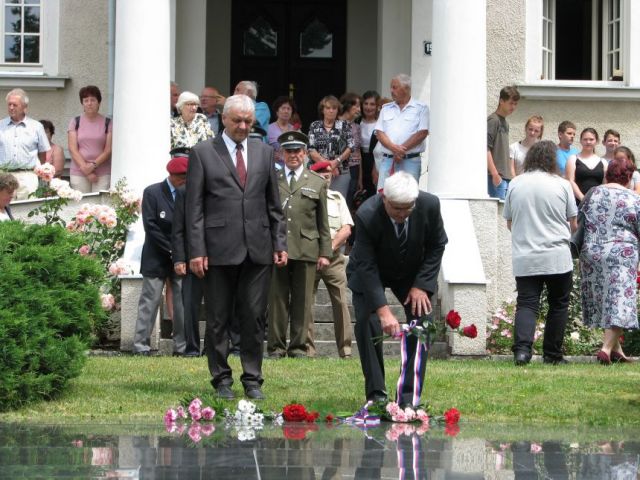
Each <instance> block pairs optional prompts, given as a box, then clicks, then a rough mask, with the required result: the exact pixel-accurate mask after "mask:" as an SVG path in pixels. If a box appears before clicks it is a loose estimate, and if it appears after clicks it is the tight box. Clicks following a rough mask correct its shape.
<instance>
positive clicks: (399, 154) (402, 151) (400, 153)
mask: <svg viewBox="0 0 640 480" xmlns="http://www.w3.org/2000/svg"><path fill="white" fill-rule="evenodd" d="M390 150H391V153H393V157H394V160H395V159H396V158H399V159H402V158H403V157H404V156H405V155H406V154H407V148H406V147H405V146H404V145H397V144H395V143H394V144H393V145H392V146H391V147H390ZM396 161H398V160H396Z"/></svg>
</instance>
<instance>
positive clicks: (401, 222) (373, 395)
mask: <svg viewBox="0 0 640 480" xmlns="http://www.w3.org/2000/svg"><path fill="white" fill-rule="evenodd" d="M356 231H357V232H358V237H357V239H356V242H355V245H354V247H353V250H352V251H351V255H350V259H349V265H348V267H347V276H348V282H349V288H350V289H351V291H352V292H353V307H354V310H355V315H356V325H355V334H356V340H357V342H358V351H359V352H360V362H361V363H362V371H363V373H364V378H365V391H366V395H367V400H372V401H376V402H377V401H386V399H387V392H386V387H385V379H384V359H383V356H382V342H381V341H379V340H377V339H376V337H380V338H381V337H382V335H383V332H384V333H386V334H387V335H397V334H399V333H400V332H401V328H400V324H399V322H398V319H397V318H396V317H395V315H394V314H393V312H392V311H391V309H390V308H389V305H388V303H387V299H386V297H385V292H384V290H385V288H390V289H391V291H392V292H393V294H394V295H395V296H396V297H397V298H398V300H399V301H400V302H401V303H402V304H403V305H404V309H405V315H406V317H407V323H409V322H410V321H412V320H415V321H416V322H417V323H418V324H422V322H423V321H424V319H425V316H426V315H428V314H430V313H431V298H432V297H433V294H434V293H435V292H436V290H437V280H438V272H439V270H440V263H441V261H442V255H443V253H444V247H445V245H446V243H447V235H446V233H445V231H444V226H443V222H442V217H441V215H440V202H439V200H438V198H437V197H435V196H434V195H431V194H429V193H426V192H421V191H420V190H419V189H418V183H417V182H416V180H415V179H414V178H413V177H412V176H411V175H410V174H408V173H406V172H397V173H395V174H394V175H392V176H391V177H388V178H387V180H386V181H385V183H384V191H383V193H381V194H380V195H376V196H374V197H371V198H370V199H368V200H367V201H366V202H365V203H363V204H362V206H361V207H360V208H359V209H358V211H357V212H356ZM406 340H407V358H406V362H405V361H403V364H402V370H403V371H402V372H401V381H400V382H398V383H399V386H398V391H397V392H396V401H397V402H398V403H399V404H400V405H403V406H410V405H413V406H416V405H418V404H419V403H420V393H421V392H420V390H421V387H422V381H423V379H424V372H425V365H426V349H425V346H424V345H419V344H418V341H417V338H416V337H414V336H408V337H407V339H406ZM416 355H420V356H421V357H422V358H418V359H417V361H414V360H416ZM414 367H415V369H414V371H409V370H408V369H410V368H412V369H413V368H414ZM416 376H417V377H418V384H417V385H414V383H415V382H414V380H415V377H416Z"/></svg>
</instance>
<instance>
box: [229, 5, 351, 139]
mask: <svg viewBox="0 0 640 480" xmlns="http://www.w3.org/2000/svg"><path fill="white" fill-rule="evenodd" d="M346 15H347V9H346V0H266V1H261V0H233V3H232V17H231V18H232V32H231V35H232V39H231V40H232V41H231V45H232V51H231V54H232V55H231V86H232V88H233V86H235V85H236V83H237V82H238V81H240V80H255V81H256V82H258V85H259V91H258V100H259V101H263V102H267V104H268V105H269V108H271V104H272V102H273V100H275V99H276V98H277V97H278V96H280V95H286V96H289V97H291V98H293V99H294V101H295V103H296V106H297V110H298V113H299V114H300V117H301V119H302V124H303V131H304V132H305V133H306V131H307V129H308V126H309V124H310V123H311V122H312V121H314V120H316V119H317V118H318V110H317V106H318V102H319V101H320V99H321V98H322V97H324V96H325V95H329V94H332V95H335V96H337V97H339V96H340V95H342V94H343V93H344V89H345V83H346V82H345V71H346V67H345V63H346V24H347V19H346ZM271 115H272V117H271V120H272V121H274V120H275V112H273V111H272V112H271Z"/></svg>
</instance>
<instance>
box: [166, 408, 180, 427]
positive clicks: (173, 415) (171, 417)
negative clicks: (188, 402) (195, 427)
mask: <svg viewBox="0 0 640 480" xmlns="http://www.w3.org/2000/svg"><path fill="white" fill-rule="evenodd" d="M177 419H178V412H176V411H175V410H174V409H173V408H170V409H169V410H167V412H166V413H165V414H164V423H165V425H168V424H170V423H173V422H175V421H176V420H177Z"/></svg>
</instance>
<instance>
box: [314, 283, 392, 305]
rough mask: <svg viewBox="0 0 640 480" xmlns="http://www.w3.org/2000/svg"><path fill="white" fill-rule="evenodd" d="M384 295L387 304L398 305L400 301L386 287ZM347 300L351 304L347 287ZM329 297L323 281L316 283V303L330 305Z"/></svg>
mask: <svg viewBox="0 0 640 480" xmlns="http://www.w3.org/2000/svg"><path fill="white" fill-rule="evenodd" d="M384 293H385V296H386V297H387V302H388V303H389V305H399V304H400V302H399V301H398V299H397V298H396V296H395V295H394V294H393V293H392V292H391V290H389V289H388V288H387V289H386V290H385V292H384ZM347 302H348V303H349V305H351V290H349V289H348V288H347ZM330 304H331V299H330V298H329V292H328V291H327V288H326V287H325V285H324V282H322V281H321V282H320V284H319V285H318V292H317V293H316V305H330Z"/></svg>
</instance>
